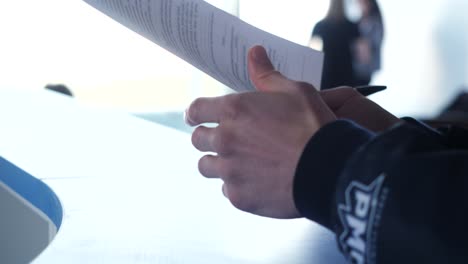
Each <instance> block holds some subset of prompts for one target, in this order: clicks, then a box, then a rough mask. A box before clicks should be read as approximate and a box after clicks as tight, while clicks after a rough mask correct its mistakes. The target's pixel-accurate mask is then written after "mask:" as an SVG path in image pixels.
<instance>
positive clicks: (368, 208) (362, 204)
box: [338, 175, 385, 264]
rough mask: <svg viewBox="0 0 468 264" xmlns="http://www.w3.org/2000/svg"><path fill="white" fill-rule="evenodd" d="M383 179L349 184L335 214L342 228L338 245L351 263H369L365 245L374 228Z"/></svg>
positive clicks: (366, 245) (383, 177) (382, 177)
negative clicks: (367, 184) (369, 182)
mask: <svg viewBox="0 0 468 264" xmlns="http://www.w3.org/2000/svg"><path fill="white" fill-rule="evenodd" d="M384 179H385V176H384V175H382V176H380V177H378V178H377V179H376V180H375V181H374V182H372V183H371V184H370V185H369V186H366V185H363V184H361V183H359V182H356V181H353V182H351V184H350V185H349V186H348V188H346V193H345V199H346V201H345V202H346V204H340V205H339V206H338V214H339V217H340V220H341V223H342V225H343V233H342V234H341V235H340V238H339V243H340V244H341V247H342V249H343V250H344V252H345V253H347V254H348V256H349V257H350V260H351V262H352V263H359V264H364V263H369V261H367V260H368V256H369V255H368V254H369V249H368V242H369V241H371V236H372V233H373V232H371V230H372V228H373V226H374V221H375V215H376V211H377V210H376V209H377V205H378V198H379V194H380V191H381V188H382V185H383V182H384Z"/></svg>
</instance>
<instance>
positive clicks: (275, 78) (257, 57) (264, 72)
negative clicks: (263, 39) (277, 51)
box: [248, 46, 290, 92]
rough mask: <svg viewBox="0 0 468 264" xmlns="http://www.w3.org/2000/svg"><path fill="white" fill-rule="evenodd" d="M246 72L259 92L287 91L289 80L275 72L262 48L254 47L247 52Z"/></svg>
mask: <svg viewBox="0 0 468 264" xmlns="http://www.w3.org/2000/svg"><path fill="white" fill-rule="evenodd" d="M248 70H249V75H250V79H251V80H252V82H253V84H254V86H255V87H256V88H257V90H259V91H270V92H284V91H287V87H288V82H290V80H289V79H287V78H286V77H284V76H283V75H282V74H281V73H279V72H278V71H276V70H275V67H274V66H273V64H272V63H271V61H270V59H269V58H268V54H267V52H266V50H265V48H263V47H262V46H255V47H253V48H251V49H250V50H249V54H248Z"/></svg>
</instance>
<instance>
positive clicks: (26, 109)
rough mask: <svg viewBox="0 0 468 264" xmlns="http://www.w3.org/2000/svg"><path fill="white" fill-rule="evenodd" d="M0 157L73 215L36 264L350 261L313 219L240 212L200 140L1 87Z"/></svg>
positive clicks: (127, 117)
mask: <svg viewBox="0 0 468 264" xmlns="http://www.w3.org/2000/svg"><path fill="white" fill-rule="evenodd" d="M0 156H3V157H5V158H7V159H8V160H10V161H11V162H13V163H15V164H16V165H17V166H19V167H21V168H22V169H24V170H26V171H27V172H29V173H31V174H32V175H34V176H35V177H37V178H40V179H42V180H43V181H44V182H46V183H47V184H48V185H49V186H50V187H51V188H52V189H53V190H54V191H55V192H56V194H57V195H58V196H59V198H60V199H61V202H62V205H63V208H64V218H63V223H62V227H61V229H60V230H59V233H58V234H57V236H56V238H55V240H54V241H53V242H52V244H51V245H50V246H49V248H48V249H46V250H45V252H44V253H43V254H41V255H40V256H39V257H38V258H37V259H36V260H35V261H34V263H47V264H51V263H204V264H206V263H208V264H209V263H216V264H221V263H236V264H239V263H258V264H260V263H261V264H275V263H281V264H283V263H288V264H296V263H297V264H299V263H344V259H343V257H342V256H341V255H340V253H339V252H338V249H337V247H336V242H335V238H334V236H333V235H332V233H331V232H329V231H327V230H325V229H323V228H321V227H319V226H318V225H316V224H314V223H312V222H309V221H307V220H304V219H302V220H287V221H285V220H273V219H267V218H261V217H257V216H254V215H250V214H247V213H244V212H241V211H238V210H237V209H235V208H234V207H232V206H231V204H230V203H229V201H227V200H226V199H225V198H224V197H223V195H222V193H221V182H219V181H217V180H207V179H205V178H203V177H202V176H201V175H200V174H199V173H198V171H197V162H198V158H199V157H200V156H201V154H200V153H198V152H197V151H196V150H195V149H194V148H193V147H192V146H191V143H190V135H189V134H186V133H183V132H179V131H176V130H174V129H171V128H166V127H163V126H160V125H157V124H154V123H150V122H148V121H144V120H140V119H138V118H135V117H133V116H131V115H128V114H125V113H119V112H112V111H104V110H100V109H92V108H90V107H86V106H83V105H80V104H79V103H78V102H76V101H75V100H73V99H70V98H67V97H65V96H62V95H60V94H55V93H53V92H50V91H42V90H41V91H35V92H31V91H21V90H7V89H0Z"/></svg>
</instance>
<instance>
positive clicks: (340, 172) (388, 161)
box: [294, 120, 468, 263]
mask: <svg viewBox="0 0 468 264" xmlns="http://www.w3.org/2000/svg"><path fill="white" fill-rule="evenodd" d="M294 199H295V203H296V206H297V208H298V210H299V211H300V212H301V213H302V214H303V215H304V216H305V217H307V218H309V219H311V220H313V221H315V222H318V223H319V224H322V225H323V226H325V227H328V228H329V229H331V230H333V231H334V232H335V233H336V235H337V240H338V245H339V247H340V249H341V251H342V252H343V254H344V255H345V256H346V258H347V259H348V260H349V262H351V263H468V242H467V239H466V238H465V236H468V228H467V229H465V225H467V226H468V131H466V130H463V129H460V128H451V129H448V130H446V131H445V132H440V131H436V130H433V129H431V128H429V127H427V126H425V125H424V124H422V123H419V122H417V121H414V120H407V121H405V122H402V123H401V124H399V125H398V126H396V127H394V128H392V129H390V130H388V131H386V132H384V133H381V134H374V133H372V132H369V131H368V130H366V129H364V128H362V127H360V126H358V125H356V124H354V123H352V122H350V121H346V120H339V121H336V122H333V123H331V124H328V125H327V126H325V127H324V128H322V129H321V130H320V131H319V132H318V133H317V134H316V135H314V136H313V137H312V139H311V140H310V141H309V143H308V144H307V146H306V148H305V150H304V153H303V155H302V157H301V159H300V161H299V165H298V168H297V171H296V178H295V182H294Z"/></svg>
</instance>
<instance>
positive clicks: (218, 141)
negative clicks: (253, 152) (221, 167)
mask: <svg viewBox="0 0 468 264" xmlns="http://www.w3.org/2000/svg"><path fill="white" fill-rule="evenodd" d="M233 141H234V137H233V135H232V133H231V132H230V131H229V130H227V129H225V128H224V126H219V127H218V128H217V129H216V133H215V134H214V135H213V141H212V146H213V149H214V150H215V151H216V152H217V153H218V154H220V155H223V154H227V153H229V152H230V150H231V149H232V144H233Z"/></svg>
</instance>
